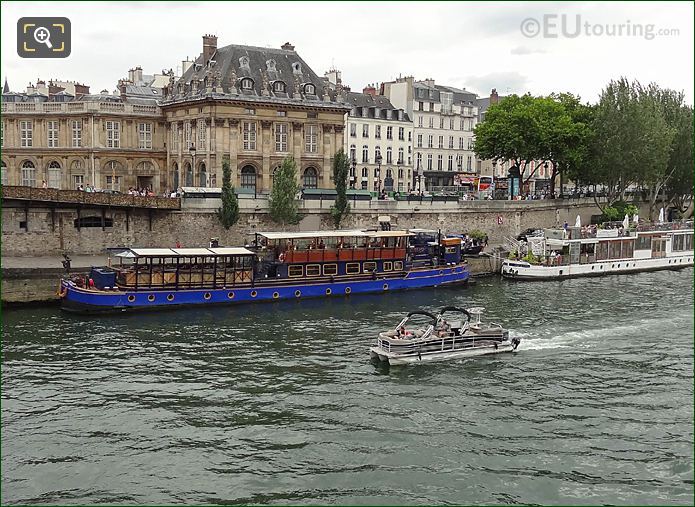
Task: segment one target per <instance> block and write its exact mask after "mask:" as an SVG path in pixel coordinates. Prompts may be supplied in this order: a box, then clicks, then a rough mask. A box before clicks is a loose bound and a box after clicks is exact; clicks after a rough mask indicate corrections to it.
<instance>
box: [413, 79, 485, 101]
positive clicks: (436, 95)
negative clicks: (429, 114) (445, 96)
mask: <svg viewBox="0 0 695 507" xmlns="http://www.w3.org/2000/svg"><path fill="white" fill-rule="evenodd" d="M413 88H414V90H413V91H414V93H413V100H417V101H423V102H441V92H450V93H453V94H454V97H453V103H454V104H461V103H463V104H467V105H470V104H472V103H473V102H474V101H475V100H476V99H477V97H478V96H477V95H476V94H475V93H473V92H469V91H468V90H461V89H459V88H455V87H453V86H442V85H434V86H429V85H428V84H427V83H425V82H423V81H418V82H416V83H413ZM419 90H422V93H424V95H421V92H420V91H419Z"/></svg>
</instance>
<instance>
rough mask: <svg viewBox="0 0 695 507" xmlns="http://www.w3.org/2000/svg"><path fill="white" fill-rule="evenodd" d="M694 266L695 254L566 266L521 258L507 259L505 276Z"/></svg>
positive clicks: (540, 276) (575, 274) (548, 277)
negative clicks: (544, 264)
mask: <svg viewBox="0 0 695 507" xmlns="http://www.w3.org/2000/svg"><path fill="white" fill-rule="evenodd" d="M691 266H693V254H692V253H691V254H686V255H681V256H674V257H662V258H656V259H621V260H608V261H601V262H593V263H590V264H569V265H564V266H540V265H534V264H528V263H522V262H519V261H509V260H507V261H504V263H503V264H502V276H503V277H505V278H509V279H514V280H558V279H564V278H577V277H582V276H602V275H615V274H629V273H639V272H642V271H657V270H662V269H682V268H687V267H691Z"/></svg>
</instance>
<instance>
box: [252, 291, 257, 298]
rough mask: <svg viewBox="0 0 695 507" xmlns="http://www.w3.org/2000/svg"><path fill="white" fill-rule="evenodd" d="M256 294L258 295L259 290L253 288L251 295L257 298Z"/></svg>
mask: <svg viewBox="0 0 695 507" xmlns="http://www.w3.org/2000/svg"><path fill="white" fill-rule="evenodd" d="M256 296H258V292H256V291H255V290H252V291H251V297H252V298H255V297H256Z"/></svg>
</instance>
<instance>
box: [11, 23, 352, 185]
mask: <svg viewBox="0 0 695 507" xmlns="http://www.w3.org/2000/svg"><path fill="white" fill-rule="evenodd" d="M202 49H203V51H202V53H201V54H200V55H199V56H198V57H197V58H196V59H195V60H194V61H193V62H187V61H186V62H184V65H183V68H184V73H183V75H182V77H181V78H179V79H177V78H176V77H175V76H174V73H173V72H170V73H169V76H168V79H167V83H166V85H165V86H164V87H163V88H159V87H158V86H155V84H157V83H160V82H161V79H159V81H157V75H155V76H153V79H152V80H147V79H144V77H143V76H142V69H140V68H139V67H136V68H135V69H131V71H130V72H129V75H128V78H126V79H123V80H121V81H119V84H118V90H117V91H116V92H114V93H109V92H107V91H106V90H104V91H102V92H101V93H100V94H89V92H88V89H87V90H85V89H86V87H83V85H80V86H79V87H74V88H73V89H74V90H75V92H74V93H70V90H73V89H70V90H66V89H65V87H63V88H61V87H57V86H53V87H51V86H43V85H41V84H40V83H37V86H35V87H32V89H31V90H27V93H12V92H10V91H9V90H7V89H5V90H4V92H3V100H2V136H1V137H2V184H3V185H25V186H42V184H43V181H46V184H47V186H49V187H54V188H64V189H71V188H75V187H77V186H78V185H87V184H92V185H94V186H95V187H96V188H98V189H112V190H117V191H121V192H125V191H127V190H128V188H129V187H139V188H143V187H149V188H151V189H152V190H153V191H154V192H156V193H162V192H167V191H170V190H172V189H176V188H179V187H184V186H196V187H216V186H221V185H222V161H223V160H224V159H225V158H228V159H229V160H230V164H231V168H232V178H233V184H234V185H235V186H236V188H237V189H239V190H241V191H244V192H248V193H262V192H268V191H269V190H270V188H271V186H272V175H273V171H274V170H275V169H276V168H277V167H278V166H279V165H280V163H281V162H282V160H283V159H284V158H285V157H287V156H292V157H294V159H295V161H296V162H297V167H298V169H299V171H298V180H299V183H300V185H301V186H303V187H307V188H312V187H314V188H315V187H323V188H330V187H333V186H334V185H333V182H332V160H333V157H334V155H335V153H336V152H337V151H338V150H339V149H341V148H343V131H344V124H345V117H346V114H347V113H348V111H350V106H349V105H347V104H346V103H345V91H344V90H342V87H341V86H340V85H338V86H335V85H332V84H331V83H330V82H329V81H328V80H325V79H323V78H320V77H318V76H317V75H316V73H315V72H314V71H313V70H311V68H310V67H309V66H308V65H307V64H306V62H304V60H302V58H301V57H300V56H299V55H298V54H297V53H296V52H295V51H294V47H293V46H292V45H290V44H285V45H283V46H282V48H279V49H269V48H259V47H250V46H238V45H229V46H225V47H222V48H218V47H217V37H214V36H211V35H206V36H204V37H203V48H202ZM160 84H161V83H160ZM44 85H45V83H44Z"/></svg>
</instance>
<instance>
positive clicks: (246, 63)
mask: <svg viewBox="0 0 695 507" xmlns="http://www.w3.org/2000/svg"><path fill="white" fill-rule="evenodd" d="M239 66H240V67H242V68H246V69H248V68H249V57H248V56H242V57H241V58H239Z"/></svg>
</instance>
